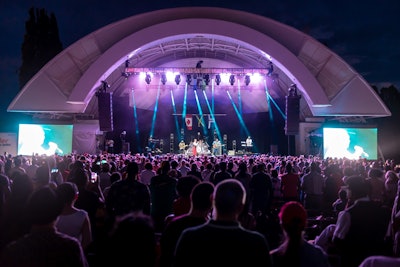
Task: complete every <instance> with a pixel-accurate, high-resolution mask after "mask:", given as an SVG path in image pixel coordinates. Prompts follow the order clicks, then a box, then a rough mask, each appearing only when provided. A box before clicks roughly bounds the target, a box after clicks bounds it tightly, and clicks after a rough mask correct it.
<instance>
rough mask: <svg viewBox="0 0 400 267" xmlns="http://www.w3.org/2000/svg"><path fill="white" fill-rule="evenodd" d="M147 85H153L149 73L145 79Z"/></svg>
mask: <svg viewBox="0 0 400 267" xmlns="http://www.w3.org/2000/svg"><path fill="white" fill-rule="evenodd" d="M144 80H145V81H146V83H147V84H150V83H151V75H150V74H149V73H146V78H145V79H144Z"/></svg>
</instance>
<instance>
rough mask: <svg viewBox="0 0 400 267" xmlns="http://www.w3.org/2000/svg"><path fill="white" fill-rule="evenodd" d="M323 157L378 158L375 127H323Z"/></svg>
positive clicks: (376, 130)
mask: <svg viewBox="0 0 400 267" xmlns="http://www.w3.org/2000/svg"><path fill="white" fill-rule="evenodd" d="M322 137H323V147H324V159H326V158H348V159H360V158H365V159H368V160H376V159H377V158H378V129H377V128H337V127H335V128H333V127H324V128H323V135H322Z"/></svg>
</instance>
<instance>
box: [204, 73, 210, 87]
mask: <svg viewBox="0 0 400 267" xmlns="http://www.w3.org/2000/svg"><path fill="white" fill-rule="evenodd" d="M204 83H205V84H206V85H208V84H209V83H210V74H205V75H204Z"/></svg>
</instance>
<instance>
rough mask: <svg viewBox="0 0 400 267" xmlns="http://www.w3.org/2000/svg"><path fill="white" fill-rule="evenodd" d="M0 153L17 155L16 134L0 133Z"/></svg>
mask: <svg viewBox="0 0 400 267" xmlns="http://www.w3.org/2000/svg"><path fill="white" fill-rule="evenodd" d="M0 153H1V154H3V155H4V153H7V154H11V155H17V134H16V133H0Z"/></svg>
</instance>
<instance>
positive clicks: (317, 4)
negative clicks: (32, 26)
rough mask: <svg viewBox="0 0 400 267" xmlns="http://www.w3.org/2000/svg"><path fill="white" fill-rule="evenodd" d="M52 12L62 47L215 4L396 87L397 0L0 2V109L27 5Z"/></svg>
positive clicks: (12, 82)
mask: <svg viewBox="0 0 400 267" xmlns="http://www.w3.org/2000/svg"><path fill="white" fill-rule="evenodd" d="M32 6H34V7H36V8H45V9H46V10H47V12H48V14H50V13H54V14H55V16H56V18H57V21H58V26H59V33H60V38H61V41H62V44H63V46H64V48H66V47H68V46H69V45H71V44H72V43H74V42H75V41H77V40H79V39H80V38H82V37H84V36H85V35H87V34H89V33H90V32H92V31H95V30H96V29H98V28H101V27H103V26H106V25H108V24H110V23H112V22H115V21H118V20H121V19H124V18H126V17H130V16H133V15H136V14H140V13H143V12H148V11H152V10H156V9H163V8H171V7H179V6H218V7H225V8H231V9H238V10H243V11H247V12H250V13H255V14H259V15H262V16H266V17H269V18H271V19H274V20H277V21H279V22H282V23H284V24H287V25H290V26H293V27H295V28H297V29H299V30H301V31H303V32H305V33H307V34H309V35H311V36H312V37H314V38H316V39H317V40H318V41H320V42H322V43H323V44H325V45H326V46H327V47H328V48H329V49H331V50H333V51H334V52H335V53H337V54H338V55H339V56H341V57H342V58H343V59H344V60H345V61H346V62H347V63H348V64H350V65H351V66H352V67H353V68H354V69H355V70H356V71H357V72H359V73H360V74H361V75H363V76H364V78H365V79H366V80H367V82H369V83H371V84H376V85H378V87H382V86H383V85H390V84H395V85H396V86H397V87H398V88H399V85H400V75H399V74H398V71H399V68H398V65H399V63H400V42H399V40H400V27H399V19H398V18H399V11H400V1H398V0H381V1H373V0H365V1H348V0H347V1H344V0H336V1H331V0H326V1H317V0H310V1H298V0H282V1H276V0H275V1H270V0H262V1H261V0H247V1H226V0H224V1H219V0H213V1H204V0H203V1H196V0H192V1H183V0H182V1H179V0H172V1H165V0H164V1H158V0H153V1H128V0H113V1H93V0H84V1H82V0H68V1H65V0H60V1H45V0H43V1H34V0H31V1H28V0H25V1H21V0H14V1H8V0H0V31H1V32H2V36H3V37H2V38H1V44H0V46H1V48H0V59H1V60H0V79H1V81H2V89H1V92H2V97H1V100H0V112H1V114H4V113H5V110H6V109H7V107H8V105H9V103H10V102H11V101H12V99H13V98H14V96H15V95H16V94H17V92H18V87H19V86H18V74H17V71H18V68H19V67H20V65H21V44H22V42H23V37H24V32H25V21H26V20H27V19H28V10H29V8H30V7H32Z"/></svg>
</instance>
